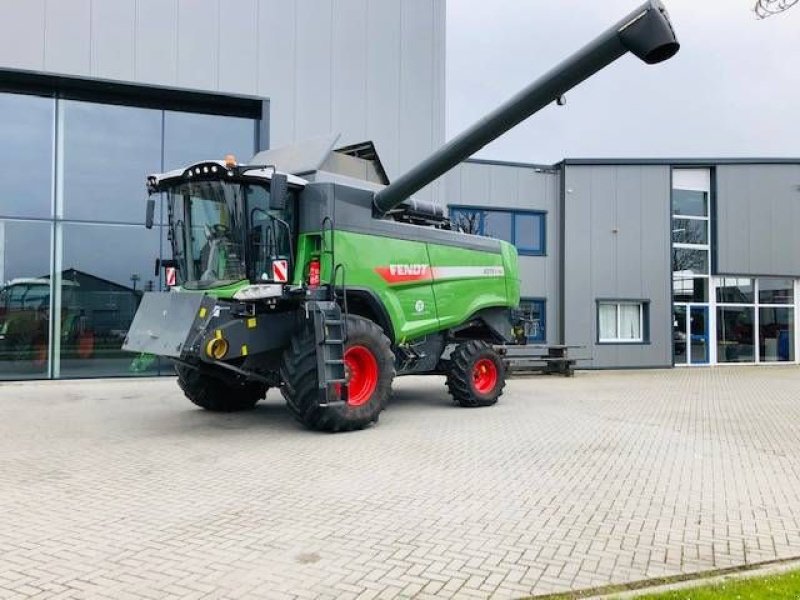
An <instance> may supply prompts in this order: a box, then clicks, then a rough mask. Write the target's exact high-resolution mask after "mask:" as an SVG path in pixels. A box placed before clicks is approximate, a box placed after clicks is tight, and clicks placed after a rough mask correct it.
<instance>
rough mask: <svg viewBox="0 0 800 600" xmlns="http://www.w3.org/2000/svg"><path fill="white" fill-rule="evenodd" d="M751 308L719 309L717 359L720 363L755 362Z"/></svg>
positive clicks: (732, 307) (733, 307)
mask: <svg viewBox="0 0 800 600" xmlns="http://www.w3.org/2000/svg"><path fill="white" fill-rule="evenodd" d="M754 318H755V308H753V307H751V306H724V307H723V306H720V307H718V308H717V359H718V360H719V362H753V361H755V359H756V355H755V337H754V331H753V329H754V326H753V321H754Z"/></svg>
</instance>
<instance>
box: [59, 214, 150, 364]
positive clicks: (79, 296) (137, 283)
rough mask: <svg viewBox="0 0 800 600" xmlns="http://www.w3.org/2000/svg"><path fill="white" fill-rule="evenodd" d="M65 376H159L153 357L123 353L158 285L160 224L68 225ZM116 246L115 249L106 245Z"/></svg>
mask: <svg viewBox="0 0 800 600" xmlns="http://www.w3.org/2000/svg"><path fill="white" fill-rule="evenodd" d="M63 228H64V235H63V239H64V258H63V267H64V270H63V272H62V280H63V282H64V285H65V286H66V285H69V286H70V288H71V290H70V293H69V295H65V297H64V298H63V299H62V306H61V319H62V327H61V329H62V334H61V376H62V377H107V376H114V375H127V376H131V375H140V374H150V375H152V374H155V373H156V372H157V371H158V364H157V361H156V360H155V358H154V357H149V356H137V355H135V354H132V353H128V352H123V351H122V349H121V347H122V342H123V340H124V339H125V335H126V334H127V331H128V327H129V326H130V324H131V321H132V320H133V316H134V314H135V313H136V309H137V307H138V306H139V302H140V300H141V297H142V292H143V290H147V289H158V281H157V278H156V276H155V275H154V271H153V267H154V264H155V259H156V257H158V255H159V253H158V250H159V236H160V234H161V232H160V231H159V228H155V229H152V230H147V229H145V228H143V227H136V226H122V225H116V226H115V225H82V224H65V225H63ZM109 248H113V249H114V251H113V252H108V251H104V249H109Z"/></svg>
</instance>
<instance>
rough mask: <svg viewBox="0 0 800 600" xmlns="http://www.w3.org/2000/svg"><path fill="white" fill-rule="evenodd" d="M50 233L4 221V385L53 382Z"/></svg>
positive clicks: (0, 338) (0, 264) (0, 361)
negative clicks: (47, 379) (45, 379)
mask: <svg viewBox="0 0 800 600" xmlns="http://www.w3.org/2000/svg"><path fill="white" fill-rule="evenodd" d="M50 229H51V225H49V224H48V223H30V222H14V221H0V379H29V378H42V377H46V376H47V355H48V352H49V338H50V333H49V332H50V288H51V286H50Z"/></svg>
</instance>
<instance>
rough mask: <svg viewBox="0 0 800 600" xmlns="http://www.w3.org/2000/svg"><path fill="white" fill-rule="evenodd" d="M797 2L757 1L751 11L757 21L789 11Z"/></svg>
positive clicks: (784, 0) (793, 0) (786, 0)
mask: <svg viewBox="0 0 800 600" xmlns="http://www.w3.org/2000/svg"><path fill="white" fill-rule="evenodd" d="M797 2H798V0H757V1H756V4H755V6H754V7H753V10H754V11H755V13H756V16H757V17H758V18H759V19H766V18H767V17H771V16H772V15H777V14H778V13H782V12H783V11H785V10H788V9H790V8H791V7H793V6H794V5H795V4H797Z"/></svg>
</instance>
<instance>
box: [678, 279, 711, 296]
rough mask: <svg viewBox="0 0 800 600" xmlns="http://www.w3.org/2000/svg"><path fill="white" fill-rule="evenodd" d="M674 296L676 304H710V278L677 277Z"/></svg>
mask: <svg viewBox="0 0 800 600" xmlns="http://www.w3.org/2000/svg"><path fill="white" fill-rule="evenodd" d="M672 296H673V300H674V301H675V302H708V277H675V279H673V281H672Z"/></svg>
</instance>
